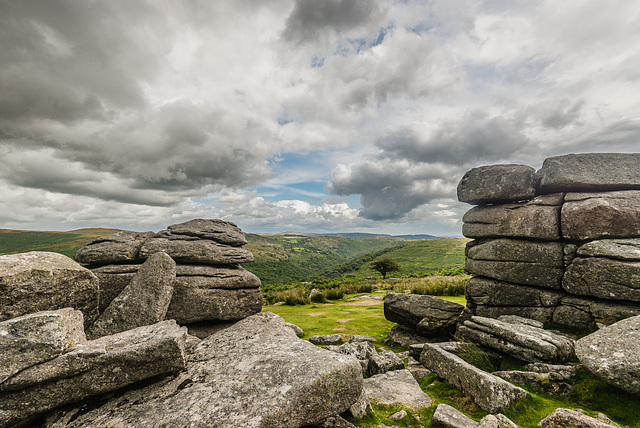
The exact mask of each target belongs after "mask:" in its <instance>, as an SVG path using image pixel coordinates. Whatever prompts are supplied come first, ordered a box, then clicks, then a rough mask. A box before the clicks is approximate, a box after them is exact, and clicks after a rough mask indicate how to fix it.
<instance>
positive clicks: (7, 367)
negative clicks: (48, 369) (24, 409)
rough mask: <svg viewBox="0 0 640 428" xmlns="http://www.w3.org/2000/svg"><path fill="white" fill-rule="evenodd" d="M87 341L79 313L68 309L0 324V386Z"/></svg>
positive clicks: (28, 315)
mask: <svg viewBox="0 0 640 428" xmlns="http://www.w3.org/2000/svg"><path fill="white" fill-rule="evenodd" d="M86 341H87V339H86V337H85V334H84V326H83V319H82V312H80V311H76V310H74V309H71V308H65V309H58V310H57V311H43V312H36V313H33V314H27V315H23V316H21V317H18V318H13V319H10V320H7V321H3V322H0V384H2V382H4V381H5V380H7V379H8V378H10V377H11V376H13V375H15V374H16V373H19V372H20V371H22V370H24V369H26V368H28V367H31V366H34V365H36V364H38V363H42V362H44V361H48V360H51V359H53V358H55V357H57V356H58V355H60V354H62V353H64V352H65V351H67V350H68V349H69V348H71V347H72V346H74V345H77V344H81V343H84V342H86Z"/></svg>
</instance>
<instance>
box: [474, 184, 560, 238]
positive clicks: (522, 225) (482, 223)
mask: <svg viewBox="0 0 640 428" xmlns="http://www.w3.org/2000/svg"><path fill="white" fill-rule="evenodd" d="M562 202H563V195H562V194H554V195H542V196H537V197H535V198H534V199H532V200H531V201H529V202H523V203H517V204H502V205H490V206H478V207H473V208H471V209H470V210H469V211H467V212H466V213H465V214H464V216H463V217H462V221H463V222H464V223H463V225H462V234H463V235H464V236H466V237H467V238H501V237H502V238H530V239H540V240H549V241H557V240H559V239H560V222H559V219H560V216H559V213H560V208H561V206H562Z"/></svg>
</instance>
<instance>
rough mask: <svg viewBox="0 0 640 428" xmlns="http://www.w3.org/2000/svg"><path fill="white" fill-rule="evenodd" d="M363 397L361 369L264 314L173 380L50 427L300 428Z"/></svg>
mask: <svg viewBox="0 0 640 428" xmlns="http://www.w3.org/2000/svg"><path fill="white" fill-rule="evenodd" d="M361 392H362V373H361V369H360V364H359V363H358V362H357V360H356V359H355V358H353V357H349V356H346V355H342V354H338V353H332V352H327V351H325V350H323V349H320V348H318V347H316V346H314V345H312V344H311V343H309V342H308V341H305V340H300V339H298V338H297V337H296V335H295V333H294V332H293V330H292V329H291V328H289V327H288V326H287V325H286V323H285V321H284V320H283V319H282V318H280V317H278V316H276V315H274V314H271V313H261V314H256V315H254V316H251V317H248V318H246V319H244V320H242V321H240V322H238V323H236V324H234V325H233V326H231V327H229V328H227V329H225V330H223V331H220V332H218V333H217V334H214V335H212V336H209V337H208V338H206V339H204V340H203V341H201V342H200V343H199V344H198V345H196V347H195V348H194V350H193V353H192V354H190V355H189V357H188V362H187V369H186V371H185V372H183V373H180V374H178V375H177V376H176V377H171V378H166V379H164V380H162V381H159V382H156V383H154V384H151V385H146V386H140V387H139V388H138V389H134V390H130V391H127V392H126V393H124V394H121V395H118V396H114V397H113V398H112V399H110V400H108V401H106V402H103V403H94V404H93V405H92V406H91V407H89V408H81V407H76V408H73V409H66V410H61V411H59V412H58V413H57V414H56V415H55V416H54V417H52V418H51V421H50V423H49V424H48V426H49V427H85V426H186V425H189V424H191V426H202V427H204V426H221V427H222V426H225V427H226V426H228V427H247V428H252V427H274V428H275V427H283V428H286V427H299V426H304V425H311V424H315V423H318V422H321V421H323V420H324V419H326V418H328V417H330V416H333V415H336V414H339V413H341V412H344V411H345V410H347V409H348V408H349V407H350V406H351V405H352V404H353V403H354V402H356V400H358V398H359V397H360V395H361Z"/></svg>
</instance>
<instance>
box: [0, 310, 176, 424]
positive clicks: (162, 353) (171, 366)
mask: <svg viewBox="0 0 640 428" xmlns="http://www.w3.org/2000/svg"><path fill="white" fill-rule="evenodd" d="M186 336H187V329H186V328H183V327H179V326H178V325H176V323H175V322H174V321H163V322H161V323H158V324H154V325H151V326H145V327H140V328H137V329H134V330H129V331H126V332H123V333H119V334H117V335H113V336H105V337H102V338H100V339H97V340H93V341H90V342H86V343H84V344H80V345H77V346H75V347H73V348H72V349H71V350H69V352H66V353H64V354H62V355H60V356H58V357H56V358H54V359H51V360H49V361H46V362H43V363H40V364H37V365H34V366H31V367H28V368H26V369H24V370H22V371H21V372H20V373H17V374H15V375H14V376H12V377H11V378H9V379H8V380H6V381H5V382H3V383H2V384H0V426H7V425H11V424H14V423H17V422H19V421H21V420H23V419H26V418H29V417H31V416H33V415H37V414H39V413H43V412H46V411H49V410H52V409H55V408H57V407H60V406H62V405H64V404H68V403H73V402H76V401H80V400H82V399H84V398H87V397H93V396H96V395H99V394H103V393H105V392H108V391H113V390H116V389H119V388H122V387H124V386H127V385H130V384H132V383H135V382H138V381H140V380H143V379H148V378H151V377H154V376H157V375H160V374H165V373H171V372H176V371H178V370H181V369H183V368H184V366H185V361H184V349H185V340H186ZM85 426H86V425H85ZM94 426H102V424H94Z"/></svg>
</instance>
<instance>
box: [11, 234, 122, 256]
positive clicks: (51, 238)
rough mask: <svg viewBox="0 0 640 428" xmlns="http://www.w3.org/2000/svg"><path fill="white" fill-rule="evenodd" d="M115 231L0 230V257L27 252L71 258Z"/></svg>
mask: <svg viewBox="0 0 640 428" xmlns="http://www.w3.org/2000/svg"><path fill="white" fill-rule="evenodd" d="M113 232H117V230H116V229H79V230H73V231H70V232H41V231H26V230H8V229H0V255H1V254H16V253H24V252H28V251H51V252H54V253H60V254H64V255H65V256H67V257H71V258H73V256H74V254H75V253H76V251H77V250H78V249H80V248H82V247H84V246H85V245H87V244H88V243H89V242H91V241H93V240H94V239H96V238H98V237H100V236H104V235H107V234H109V233H113Z"/></svg>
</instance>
